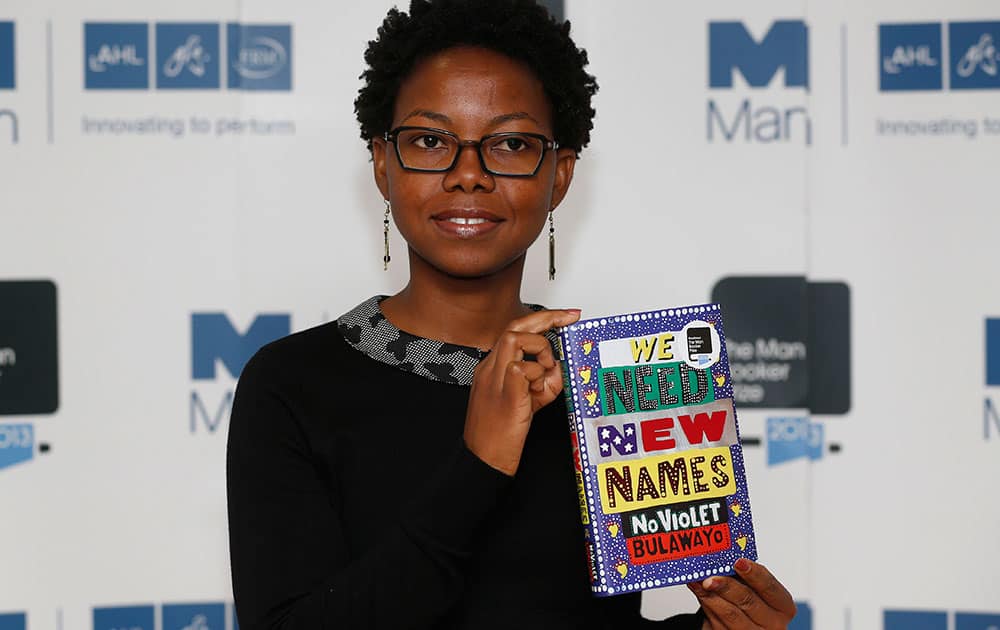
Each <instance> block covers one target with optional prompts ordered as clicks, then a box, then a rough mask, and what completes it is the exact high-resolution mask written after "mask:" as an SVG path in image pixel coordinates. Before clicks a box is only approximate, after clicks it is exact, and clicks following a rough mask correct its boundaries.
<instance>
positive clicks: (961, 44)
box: [948, 22, 1000, 90]
mask: <svg viewBox="0 0 1000 630" xmlns="http://www.w3.org/2000/svg"><path fill="white" fill-rule="evenodd" d="M998 48H1000V22H952V23H951V24H949V25H948V51H949V52H950V53H951V56H950V59H951V64H950V65H951V75H950V77H951V89H953V90H996V89H1000V49H998Z"/></svg>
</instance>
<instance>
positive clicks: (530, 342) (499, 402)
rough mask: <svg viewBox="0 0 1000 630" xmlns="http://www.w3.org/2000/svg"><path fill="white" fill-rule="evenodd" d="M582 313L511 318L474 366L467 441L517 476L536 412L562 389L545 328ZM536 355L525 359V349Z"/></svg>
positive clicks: (566, 322)
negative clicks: (525, 441) (531, 358)
mask: <svg viewBox="0 0 1000 630" xmlns="http://www.w3.org/2000/svg"><path fill="white" fill-rule="evenodd" d="M578 319H580V311H579V310H577V309H563V310H551V311H539V312H537V313H532V314H531V315H526V316H525V317H521V318H518V319H515V320H514V321H512V322H511V323H510V324H509V325H508V326H507V330H506V331H504V333H503V334H501V335H500V337H499V338H498V339H497V341H496V343H495V344H493V348H492V350H491V352H490V354H489V355H488V356H487V357H486V358H485V359H483V360H482V361H481V362H480V363H479V365H478V366H477V367H476V372H475V376H474V377H473V379H472V391H471V392H470V393H469V406H468V409H467V411H466V414H465V433H464V436H465V444H466V446H468V448H469V450H470V451H472V452H473V453H475V455H476V456H477V457H478V458H479V459H481V460H483V461H484V462H486V463H487V464H489V465H490V466H492V467H493V468H496V469H497V470H499V471H501V472H503V473H505V474H507V475H510V476H513V475H514V473H516V472H517V466H518V464H519V463H520V462H521V451H522V450H523V449H524V440H525V438H527V436H528V429H529V428H530V427H531V419H532V417H533V416H534V414H535V412H536V411H538V410H539V409H541V408H542V407H544V406H545V405H547V404H549V403H550V402H552V401H553V400H555V398H556V396H558V395H559V393H560V392H561V391H562V386H563V380H562V371H561V368H560V366H559V361H558V359H556V358H555V356H553V354H552V346H551V345H550V344H549V340H548V339H546V338H545V336H544V335H543V334H542V333H544V332H545V331H547V330H549V329H550V328H554V327H556V326H568V325H569V324H572V323H573V322H575V321H576V320H578ZM525 354H530V355H533V356H534V357H535V360H534V361H531V360H525V358H524V355H525Z"/></svg>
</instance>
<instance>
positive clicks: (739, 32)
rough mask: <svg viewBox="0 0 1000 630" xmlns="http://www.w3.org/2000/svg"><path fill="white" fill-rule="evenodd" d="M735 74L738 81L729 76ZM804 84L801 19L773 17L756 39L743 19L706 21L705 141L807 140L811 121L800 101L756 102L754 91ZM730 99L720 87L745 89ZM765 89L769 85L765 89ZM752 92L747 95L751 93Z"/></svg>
mask: <svg viewBox="0 0 1000 630" xmlns="http://www.w3.org/2000/svg"><path fill="white" fill-rule="evenodd" d="M737 75H738V76H740V77H741V78H742V79H741V81H739V82H738V81H737V80H736V79H735V77H736V76H737ZM778 75H782V76H783V81H782V85H783V87H784V88H786V89H787V88H802V89H804V90H807V89H808V88H809V28H808V26H806V23H805V22H803V21H802V20H777V21H775V22H774V23H772V24H771V26H770V27H769V28H768V29H767V31H766V32H765V33H764V34H763V35H762V36H761V37H760V38H756V37H754V35H752V34H751V33H750V31H749V30H747V27H746V26H745V25H744V23H743V22H738V21H724V22H723V21H716V22H709V24H708V87H709V88H710V89H711V90H713V96H712V97H710V98H709V99H708V109H707V122H708V141H709V142H714V141H716V140H717V139H719V140H723V141H725V142H733V141H736V140H742V141H743V142H756V143H772V142H786V141H789V140H793V139H798V140H802V141H803V142H805V143H806V144H809V143H810V142H811V136H812V122H811V120H810V118H809V112H808V111H807V110H806V108H805V107H804V106H792V107H786V106H783V105H780V106H779V105H774V104H769V103H767V102H763V103H762V102H761V99H760V98H759V96H760V95H766V94H768V93H770V92H772V91H773V90H774V89H776V88H777V87H778V86H776V85H775V83H776V79H775V77H777V76H778ZM740 83H742V84H744V85H745V86H746V87H748V88H750V90H751V91H750V92H749V93H747V96H746V97H744V98H742V99H739V100H736V101H734V100H732V99H727V98H723V97H722V95H721V90H732V91H734V92H735V93H740V92H741V91H742V92H744V93H746V90H745V89H744V87H743V85H740ZM769 88H770V89H769ZM751 95H752V96H753V99H752V98H751Z"/></svg>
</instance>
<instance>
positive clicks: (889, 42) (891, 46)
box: [878, 23, 942, 92]
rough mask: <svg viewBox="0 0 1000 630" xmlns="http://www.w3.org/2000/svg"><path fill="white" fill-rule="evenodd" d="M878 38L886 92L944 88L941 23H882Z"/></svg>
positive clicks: (881, 74)
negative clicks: (942, 79) (942, 83)
mask: <svg viewBox="0 0 1000 630" xmlns="http://www.w3.org/2000/svg"><path fill="white" fill-rule="evenodd" d="M878 39H879V55H880V59H881V60H882V65H881V68H880V74H879V77H880V79H879V81H880V83H879V86H880V89H881V90H882V91H883V92H886V91H895V90H940V89H941V73H942V69H941V25H940V24H933V23H931V24H880V25H879V27H878Z"/></svg>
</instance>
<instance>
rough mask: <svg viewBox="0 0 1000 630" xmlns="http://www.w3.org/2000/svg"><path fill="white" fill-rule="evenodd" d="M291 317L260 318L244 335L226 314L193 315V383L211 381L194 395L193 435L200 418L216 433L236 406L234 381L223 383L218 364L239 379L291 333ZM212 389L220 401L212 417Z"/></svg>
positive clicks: (265, 316)
mask: <svg viewBox="0 0 1000 630" xmlns="http://www.w3.org/2000/svg"><path fill="white" fill-rule="evenodd" d="M291 328H292V325H291V316H290V315H288V314H284V313H282V314H262V315H257V316H256V318H255V319H254V320H253V322H251V324H250V326H249V327H248V328H247V330H246V332H245V333H243V334H240V333H239V332H238V331H237V330H236V328H235V327H234V326H233V324H232V322H231V321H230V320H229V317H227V316H226V314H225V313H193V314H192V315H191V379H192V380H194V381H208V382H207V383H203V385H204V386H203V387H202V388H201V389H200V393H199V390H198V389H195V390H192V391H191V414H190V421H191V424H190V427H191V433H194V432H195V431H197V427H198V416H199V415H200V416H201V418H202V421H203V423H204V425H205V427H206V428H207V429H208V432H209V433H214V432H215V431H216V430H217V429H218V428H219V426H220V425H221V424H222V420H223V419H224V418H228V417H229V412H230V409H231V408H232V404H233V388H232V384H231V382H230V381H223V382H222V383H220V382H219V380H218V378H217V376H216V373H217V371H218V370H217V367H218V366H217V363H221V364H222V365H224V366H225V368H226V370H227V371H228V372H229V375H230V377H231V378H232V379H238V378H239V376H240V373H241V372H242V371H243V367H244V366H245V365H246V363H247V361H249V360H250V357H252V356H253V355H254V353H255V352H257V350H259V349H260V347H261V346H263V345H265V344H268V343H270V342H272V341H274V340H275V339H280V338H281V337H285V336H287V335H288V334H290V333H291ZM212 385H216V386H218V385H222V389H219V388H218V387H216V388H215V389H216V391H215V396H216V397H217V398H218V399H219V400H220V402H219V403H218V405H217V406H216V412H215V415H214V416H211V417H210V416H209V413H208V409H207V408H206V406H205V403H204V398H205V397H206V396H207V395H208V391H207V390H209V389H212Z"/></svg>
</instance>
